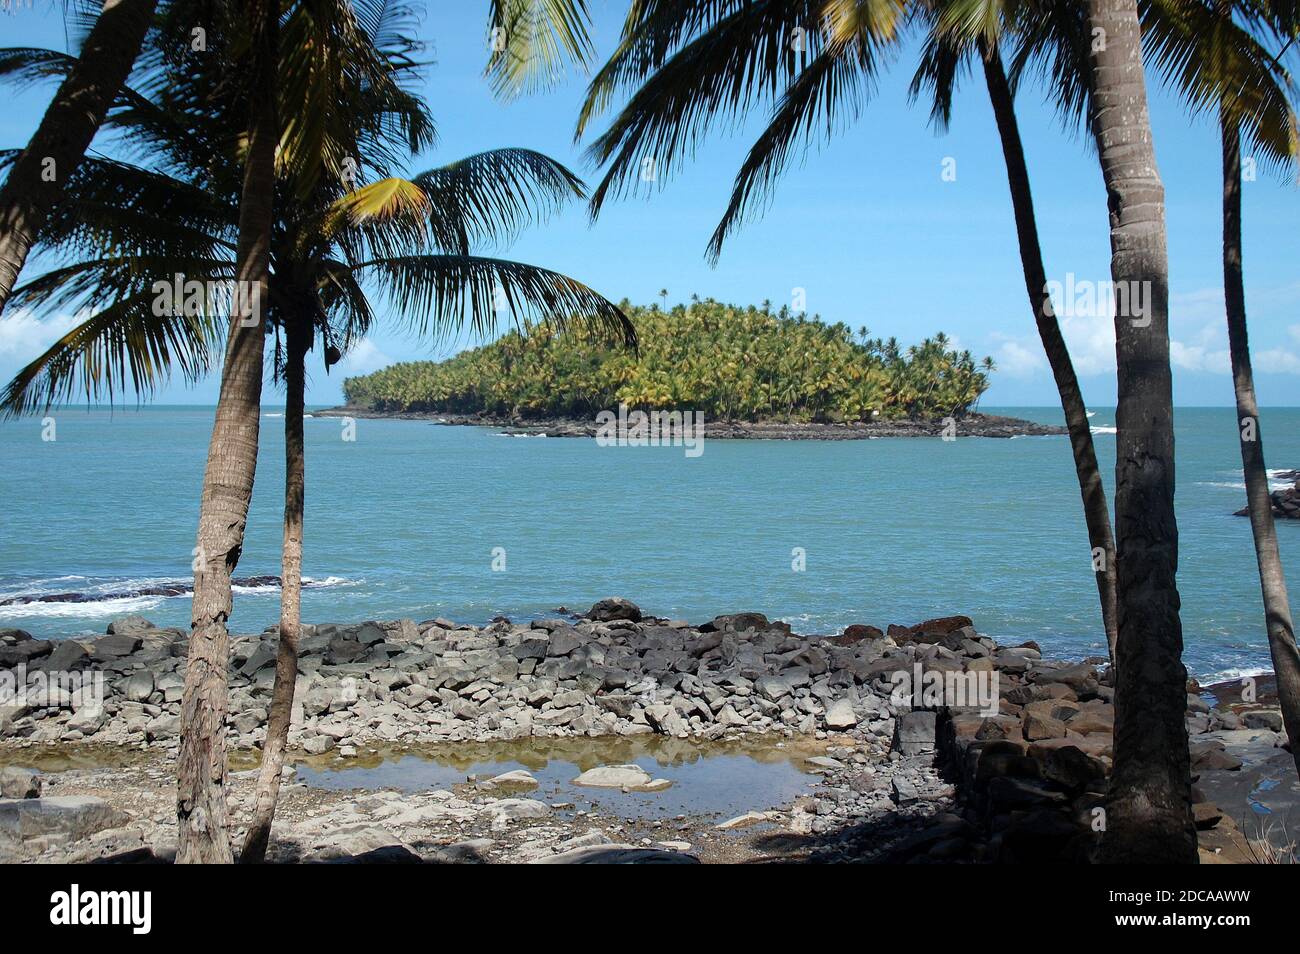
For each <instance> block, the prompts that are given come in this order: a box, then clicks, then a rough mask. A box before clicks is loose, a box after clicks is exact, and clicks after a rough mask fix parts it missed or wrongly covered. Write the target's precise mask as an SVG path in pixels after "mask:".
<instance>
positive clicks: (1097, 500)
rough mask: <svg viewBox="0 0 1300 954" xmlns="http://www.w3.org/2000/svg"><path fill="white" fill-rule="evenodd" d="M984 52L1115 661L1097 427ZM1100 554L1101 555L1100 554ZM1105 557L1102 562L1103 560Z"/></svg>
mask: <svg viewBox="0 0 1300 954" xmlns="http://www.w3.org/2000/svg"><path fill="white" fill-rule="evenodd" d="M980 55H981V58H982V59H983V61H984V80H985V84H986V85H987V86H988V89H989V99H990V101H991V102H992V103H993V115H994V117H995V118H996V120H997V124H998V134H999V135H1000V136H1001V138H1002V155H1003V157H1004V158H1005V159H1006V165H1007V181H1008V183H1009V184H1010V186H1011V205H1012V207H1013V208H1014V210H1015V216H1016V236H1017V238H1018V239H1019V240H1020V263H1021V266H1022V267H1023V269H1024V272H1025V290H1026V291H1027V292H1028V293H1029V307H1030V308H1032V309H1033V310H1034V321H1035V323H1036V324H1037V325H1038V336H1039V337H1040V338H1041V339H1042V340H1043V351H1045V352H1046V353H1047V362H1048V364H1050V365H1051V367H1052V377H1054V378H1055V379H1056V390H1057V391H1058V392H1060V395H1061V409H1062V410H1063V411H1065V426H1066V429H1067V430H1068V431H1069V432H1070V449H1071V450H1072V451H1073V452H1074V470H1075V473H1076V474H1077V475H1078V478H1079V493H1080V495H1081V496H1082V498H1083V517H1084V521H1085V522H1086V523H1087V526H1088V543H1089V544H1090V546H1091V548H1092V553H1093V554H1094V558H1093V566H1094V573H1095V575H1096V578H1097V595H1098V597H1100V599H1101V620H1102V625H1103V627H1104V628H1105V630H1106V645H1107V647H1108V649H1109V651H1110V659H1111V662H1112V663H1114V661H1115V638H1116V635H1117V633H1118V627H1117V625H1116V619H1115V617H1116V612H1115V540H1114V537H1113V536H1112V535H1111V530H1110V508H1109V507H1108V505H1107V503H1106V488H1105V486H1103V484H1102V482H1101V471H1100V470H1098V468H1097V452H1096V450H1095V448H1094V447H1093V444H1092V428H1091V426H1090V425H1089V424H1088V408H1087V407H1086V405H1084V403H1083V393H1082V392H1081V391H1080V390H1079V379H1078V377H1077V376H1076V375H1075V373H1074V363H1073V362H1072V361H1071V360H1070V351H1069V349H1068V348H1067V347H1066V345H1065V338H1064V337H1063V336H1062V335H1061V326H1060V325H1059V324H1058V323H1057V321H1056V315H1055V313H1054V312H1053V310H1052V299H1051V296H1050V295H1048V293H1047V270H1046V269H1045V268H1044V267H1043V251H1042V248H1041V246H1040V245H1039V242H1038V226H1037V224H1036V222H1035V220H1034V198H1033V194H1032V192H1031V191H1030V188H1029V169H1028V167H1027V166H1026V164H1025V150H1024V144H1023V143H1022V142H1021V140H1020V126H1019V124H1018V123H1017V122H1016V110H1015V102H1014V100H1013V99H1012V96H1011V87H1010V86H1009V85H1008V83H1007V76H1006V72H1005V70H1004V69H1003V67H1002V57H1001V56H1000V55H999V54H998V49H997V46H996V45H993V44H990V43H987V42H985V41H983V40H981V41H980ZM1098 554H1100V561H1099V560H1098V559H1097V558H1096V557H1097V555H1098ZM1098 562H1100V566H1098V565H1097V564H1098Z"/></svg>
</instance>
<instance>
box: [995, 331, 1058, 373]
mask: <svg viewBox="0 0 1300 954" xmlns="http://www.w3.org/2000/svg"><path fill="white" fill-rule="evenodd" d="M995 337H997V338H999V339H1001V341H1002V343H1001V344H1000V345H998V347H997V348H996V349H995V350H994V352H993V360H994V361H995V362H996V363H997V366H998V371H1000V372H1002V373H1003V374H1008V375H1010V376H1011V377H1013V378H1032V377H1034V376H1035V375H1036V374H1037V373H1038V372H1039V371H1040V370H1041V369H1043V368H1045V367H1047V359H1046V358H1045V357H1044V356H1043V348H1042V345H1041V344H1039V343H1038V342H1037V341H1033V342H1025V343H1022V342H1020V341H1018V340H1016V339H1015V338H1010V337H1007V336H1006V335H996V336H995Z"/></svg>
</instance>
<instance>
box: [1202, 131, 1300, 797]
mask: <svg viewBox="0 0 1300 954" xmlns="http://www.w3.org/2000/svg"><path fill="white" fill-rule="evenodd" d="M1219 125H1220V130H1221V132H1222V136H1223V298H1224V303H1225V304H1226V306H1227V314H1228V349H1229V353H1230V355H1231V358H1232V384H1233V387H1234V388H1235V390H1236V392H1237V424H1238V432H1237V433H1238V436H1239V437H1240V439H1241V465H1242V470H1243V471H1244V472H1245V474H1246V503H1247V507H1248V509H1249V511H1250V530H1251V533H1252V534H1254V537H1255V560H1256V562H1257V563H1258V564H1259V586H1260V590H1261V591H1262V592H1263V596H1264V624H1265V627H1266V629H1267V631H1268V650H1269V654H1270V655H1271V656H1272V657H1273V671H1274V672H1275V673H1276V674H1277V696H1278V701H1279V702H1280V703H1281V705H1282V720H1283V722H1284V723H1285V724H1286V732H1287V735H1288V736H1290V737H1291V739H1292V744H1291V755H1292V757H1293V758H1294V759H1295V761H1296V771H1297V773H1300V746H1298V745H1296V740H1300V651H1298V650H1297V648H1296V641H1295V627H1294V626H1293V624H1292V622H1291V602H1290V600H1289V599H1288V598H1287V592H1286V577H1285V575H1284V574H1283V572H1282V556H1281V554H1280V553H1279V552H1278V547H1277V528H1276V526H1274V523H1273V501H1272V498H1271V497H1270V496H1269V492H1268V469H1267V467H1265V465H1264V435H1263V432H1262V431H1261V430H1260V420H1259V405H1258V404H1257V403H1256V402H1255V377H1254V373H1253V372H1252V371H1251V367H1250V341H1249V339H1248V338H1247V336H1246V290H1245V282H1244V281H1243V278H1242V252H1241V133H1240V130H1239V128H1238V125H1237V122H1236V121H1235V120H1233V119H1231V118H1230V117H1228V116H1227V115H1226V114H1223V115H1221V116H1220V122H1219Z"/></svg>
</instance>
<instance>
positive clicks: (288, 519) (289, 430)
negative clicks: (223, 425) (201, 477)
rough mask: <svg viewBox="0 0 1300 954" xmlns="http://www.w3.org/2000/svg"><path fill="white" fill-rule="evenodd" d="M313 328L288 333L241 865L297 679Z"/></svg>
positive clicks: (275, 784)
mask: <svg viewBox="0 0 1300 954" xmlns="http://www.w3.org/2000/svg"><path fill="white" fill-rule="evenodd" d="M310 334H311V327H310V325H307V327H305V328H298V327H295V326H294V324H293V323H291V324H290V326H289V327H288V329H287V332H286V336H287V342H286V344H287V347H286V355H285V358H286V360H285V370H284V383H285V390H286V395H285V407H284V545H283V553H282V556H281V565H280V643H279V648H278V651H277V653H276V658H275V683H274V685H273V687H272V689H271V712H270V716H269V718H268V720H267V726H266V741H265V743H263V745H262V769H261V772H260V773H259V774H258V777H257V795H256V800H255V803H254V807H253V820H252V822H251V823H250V824H249V826H248V836H247V837H246V838H245V839H244V849H243V851H242V852H241V853H240V856H239V863H240V864H260V863H261V862H262V860H263V859H264V858H265V857H266V846H267V843H268V842H269V841H270V838H271V820H272V818H274V816H275V803H276V799H277V798H278V797H279V794H280V775H281V770H282V769H283V768H284V752H285V748H286V747H287V745H288V741H289V724H290V722H291V721H292V718H293V693H294V688H295V686H296V684H297V681H298V637H299V636H300V635H301V631H302V531H303V509H304V508H303V503H304V495H305V490H306V487H305V471H306V461H305V454H304V450H303V432H302V418H303V410H304V394H303V392H304V387H305V384H304V368H303V365H304V363H305V361H306V358H307V344H308V341H307V339H308V336H309V335H310Z"/></svg>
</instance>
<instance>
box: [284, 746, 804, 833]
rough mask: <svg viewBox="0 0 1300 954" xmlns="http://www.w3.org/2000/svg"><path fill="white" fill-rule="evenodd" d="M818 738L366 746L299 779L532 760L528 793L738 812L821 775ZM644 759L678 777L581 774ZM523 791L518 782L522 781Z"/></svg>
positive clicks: (633, 813)
mask: <svg viewBox="0 0 1300 954" xmlns="http://www.w3.org/2000/svg"><path fill="white" fill-rule="evenodd" d="M819 753H820V749H818V748H817V747H816V746H814V745H810V744H807V743H793V742H786V741H783V740H766V741H738V742H712V743H701V742H688V741H683V740H676V739H664V738H663V737H661V736H659V737H655V736H641V737H633V738H611V739H588V738H583V739H521V740H518V741H515V742H487V743H475V744H452V745H427V746H422V747H419V748H406V749H378V750H375V751H363V752H361V753H359V754H358V755H356V756H354V757H351V758H348V759H339V758H332V759H331V758H312V759H305V760H302V761H299V762H298V763H297V778H298V781H300V782H302V783H305V784H307V785H309V786H313V787H316V788H324V789H333V790H348V789H384V788H389V789H398V790H400V791H404V792H424V791H430V790H432V789H439V788H442V789H445V788H451V787H452V786H454V785H461V784H465V783H467V782H472V781H475V780H481V779H489V778H492V777H493V776H495V775H500V774H501V773H503V772H510V771H514V770H517V769H526V770H528V771H529V772H531V773H532V774H533V776H534V777H535V778H536V779H537V782H538V787H537V788H536V789H531V790H528V791H527V792H525V793H524V794H528V795H531V796H533V797H536V798H540V799H542V800H544V801H547V802H566V803H570V804H572V805H573V806H574V809H575V810H582V809H585V810H589V811H590V810H599V811H600V812H602V813H605V814H616V815H619V816H621V817H624V818H660V817H667V818H671V817H673V816H675V815H725V816H728V817H730V816H733V815H740V814H743V813H745V812H749V811H763V810H766V809H770V808H776V807H780V806H784V805H787V804H789V803H790V802H791V801H793V800H794V799H795V798H797V797H798V796H800V795H802V794H805V793H807V792H808V790H809V789H810V788H811V787H813V786H815V785H816V784H817V779H818V776H817V774H816V772H815V770H814V768H813V767H812V766H810V765H808V764H807V762H806V760H807V759H808V757H810V756H813V755H817V754H819ZM629 764H636V765H639V766H641V767H642V768H643V769H645V770H646V771H647V772H649V773H650V775H651V776H652V777H653V778H657V779H658V778H665V779H668V780H669V781H671V782H672V786H671V787H669V788H667V789H664V790H662V791H657V792H623V791H622V790H620V789H603V788H588V787H585V786H578V785H574V784H573V780H574V779H575V778H577V777H578V776H579V775H580V774H581V773H583V772H585V771H587V770H588V769H592V768H596V767H597V766H600V765H629ZM516 791H517V790H516Z"/></svg>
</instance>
